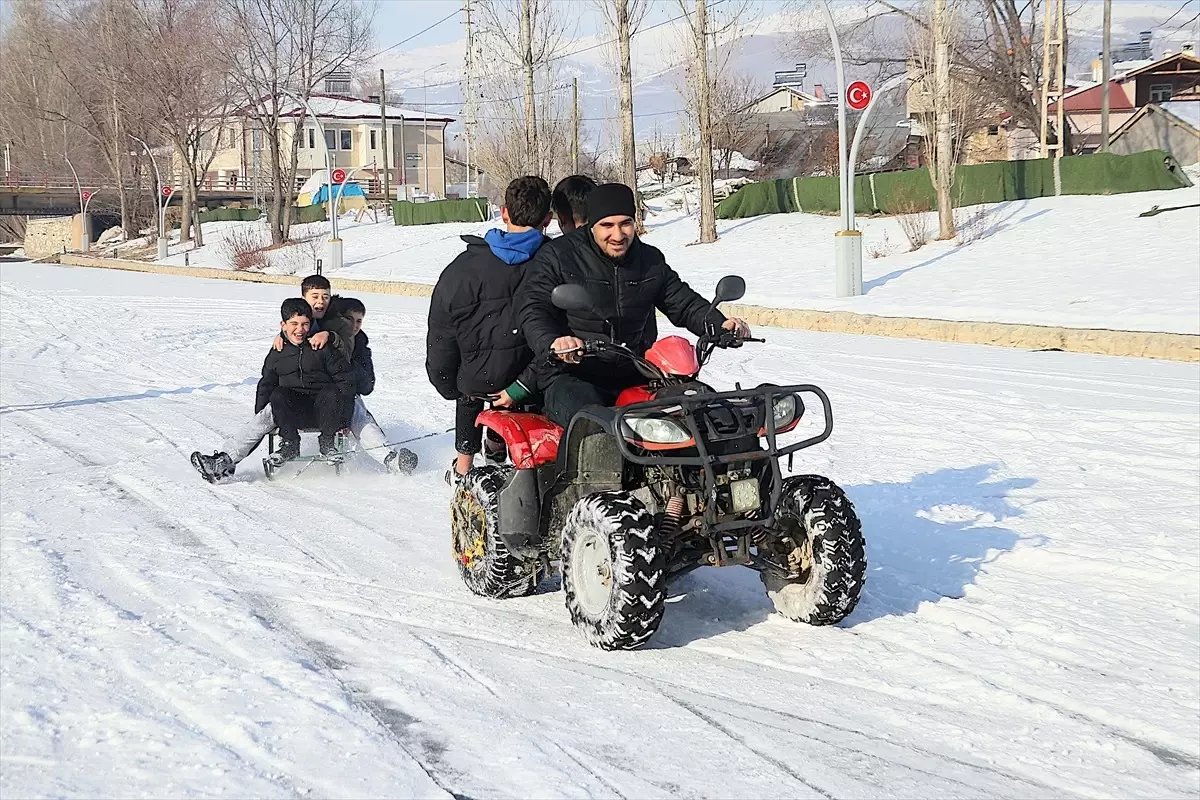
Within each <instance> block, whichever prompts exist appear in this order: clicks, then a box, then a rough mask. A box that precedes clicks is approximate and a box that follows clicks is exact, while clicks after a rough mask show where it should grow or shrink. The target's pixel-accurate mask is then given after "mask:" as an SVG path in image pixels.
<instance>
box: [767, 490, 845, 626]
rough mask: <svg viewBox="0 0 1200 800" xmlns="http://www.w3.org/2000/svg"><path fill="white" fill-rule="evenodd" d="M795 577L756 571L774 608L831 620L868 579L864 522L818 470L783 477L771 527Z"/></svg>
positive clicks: (801, 617) (814, 620)
mask: <svg viewBox="0 0 1200 800" xmlns="http://www.w3.org/2000/svg"><path fill="white" fill-rule="evenodd" d="M772 534H773V535H774V536H775V537H779V538H778V541H779V542H780V543H781V544H777V545H776V548H775V549H776V552H780V551H781V550H782V551H785V552H783V555H784V557H785V558H786V559H787V564H788V566H789V567H791V568H792V569H793V571H795V572H798V573H799V576H798V577H794V578H793V577H784V576H782V575H779V574H776V573H773V572H770V571H764V572H761V573H759V577H761V578H762V582H763V585H764V586H765V587H766V590H767V596H768V597H770V598H771V602H772V603H774V604H775V610H776V611H778V612H779V613H780V614H782V615H783V616H785V617H787V618H788V619H792V620H795V621H796V622H807V623H808V624H809V625H833V624H835V623H838V622H841V621H842V620H843V619H845V618H846V617H847V616H849V614H850V612H851V611H853V610H854V606H855V605H857V604H858V597H859V594H860V593H861V592H862V587H863V583H864V582H865V580H866V573H867V557H866V552H865V548H864V544H863V536H862V525H861V524H860V523H859V521H858V515H856V514H855V513H854V506H853V505H851V503H850V499H849V498H848V497H846V494H845V493H844V492H843V491H842V490H841V488H839V487H838V485H837V484H835V483H834V482H833V481H831V480H829V479H828V478H823V477H821V476H820V475H794V476H792V477H790V478H787V479H786V480H785V481H784V482H783V493H782V497H781V498H780V501H779V511H778V513H777V514H776V515H775V528H774V530H773V531H772Z"/></svg>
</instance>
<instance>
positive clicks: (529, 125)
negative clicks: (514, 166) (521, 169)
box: [520, 0, 541, 170]
mask: <svg viewBox="0 0 1200 800" xmlns="http://www.w3.org/2000/svg"><path fill="white" fill-rule="evenodd" d="M531 4H532V0H521V44H520V47H521V68H522V69H523V70H524V72H525V148H526V150H525V157H526V159H527V161H526V163H527V164H529V166H530V168H532V169H535V170H536V168H537V165H538V164H539V163H541V162H540V160H539V152H538V135H537V111H536V109H535V108H534V86H533V67H534V64H533V9H532V8H531Z"/></svg>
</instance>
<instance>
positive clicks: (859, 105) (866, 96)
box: [846, 81, 871, 111]
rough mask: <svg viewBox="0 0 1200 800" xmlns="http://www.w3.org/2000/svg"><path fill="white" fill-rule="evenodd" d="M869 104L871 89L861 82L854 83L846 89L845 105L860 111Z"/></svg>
mask: <svg viewBox="0 0 1200 800" xmlns="http://www.w3.org/2000/svg"><path fill="white" fill-rule="evenodd" d="M870 103H871V87H870V86H867V84H866V83H864V82H862V81H855V82H854V83H852V84H850V85H849V86H848V87H846V104H847V105H849V106H850V107H851V108H853V109H854V110H855V111H862V110H863V109H864V108H866V107H867V106H868V105H870Z"/></svg>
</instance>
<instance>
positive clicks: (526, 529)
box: [496, 469, 542, 559]
mask: <svg viewBox="0 0 1200 800" xmlns="http://www.w3.org/2000/svg"><path fill="white" fill-rule="evenodd" d="M498 506H499V511H498V515H497V516H498V519H497V525H496V530H497V532H498V533H499V534H500V538H501V539H503V540H504V544H505V546H506V547H508V549H509V550H510V551H512V552H513V553H514V554H515V555H517V556H519V557H521V558H524V559H534V558H537V556H538V550H539V547H540V545H541V542H542V534H541V519H542V512H541V503H540V502H538V470H536V469H518V470H513V473H512V476H511V477H509V479H508V482H507V483H506V484H505V485H504V488H503V489H501V490H500V498H499V503H498Z"/></svg>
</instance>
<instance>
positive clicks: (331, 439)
mask: <svg viewBox="0 0 1200 800" xmlns="http://www.w3.org/2000/svg"><path fill="white" fill-rule="evenodd" d="M317 447H319V448H320V450H321V457H322V458H324V459H325V460H326V461H341V460H343V458H344V456H345V453H343V452H342V451H341V450H339V449H338V439H337V435H336V434H331V435H329V436H326V435H325V434H321V436H320V437H319V438H318V439H317Z"/></svg>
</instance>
